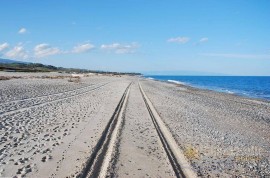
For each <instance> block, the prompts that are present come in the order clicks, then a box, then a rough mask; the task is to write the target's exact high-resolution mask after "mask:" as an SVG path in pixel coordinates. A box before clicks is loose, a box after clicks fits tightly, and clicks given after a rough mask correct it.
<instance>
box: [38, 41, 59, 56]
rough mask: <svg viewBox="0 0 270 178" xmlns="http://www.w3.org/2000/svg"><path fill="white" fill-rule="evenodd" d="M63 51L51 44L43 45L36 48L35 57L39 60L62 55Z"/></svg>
mask: <svg viewBox="0 0 270 178" xmlns="http://www.w3.org/2000/svg"><path fill="white" fill-rule="evenodd" d="M60 53H61V50H60V49H58V48H56V47H51V46H50V45H49V44H46V43H42V44H39V45H36V46H35V48H34V55H35V57H37V58H42V57H46V56H51V55H56V54H60Z"/></svg>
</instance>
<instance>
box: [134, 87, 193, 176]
mask: <svg viewBox="0 0 270 178" xmlns="http://www.w3.org/2000/svg"><path fill="white" fill-rule="evenodd" d="M139 87H140V91H141V94H142V97H143V100H144V102H145V104H146V107H147V110H148V111H149V114H150V116H151V119H152V121H153V123H154V125H155V128H156V130H157V133H158V136H159V138H160V140H161V142H162V145H163V147H164V149H165V151H166V153H167V156H168V158H169V161H170V163H171V165H172V167H173V170H174V172H175V175H176V177H178V178H186V177H187V178H193V177H197V175H196V173H195V172H194V171H193V169H192V167H191V166H190V164H189V163H188V161H187V160H186V158H185V156H184V154H183V153H182V151H181V150H180V148H179V147H178V144H177V143H176V141H175V140H174V138H173V136H172V134H171V133H170V131H169V130H168V128H167V127H166V125H165V123H164V122H163V121H162V119H161V118H160V116H159V115H158V113H157V111H156V110H155V108H154V106H153V105H152V103H151V101H150V100H149V99H148V97H147V96H146V94H145V92H144V91H143V89H142V86H141V84H140V83H139Z"/></svg>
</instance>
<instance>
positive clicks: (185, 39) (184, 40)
mask: <svg viewBox="0 0 270 178" xmlns="http://www.w3.org/2000/svg"><path fill="white" fill-rule="evenodd" d="M189 40H190V39H189V37H176V38H170V39H168V40H167V42H170V43H173V42H176V43H181V44H185V43H187V42H189Z"/></svg>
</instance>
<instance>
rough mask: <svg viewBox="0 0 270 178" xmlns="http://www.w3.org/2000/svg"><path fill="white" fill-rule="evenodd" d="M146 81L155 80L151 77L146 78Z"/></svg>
mask: <svg viewBox="0 0 270 178" xmlns="http://www.w3.org/2000/svg"><path fill="white" fill-rule="evenodd" d="M147 79H149V80H155V79H154V78H152V77H147Z"/></svg>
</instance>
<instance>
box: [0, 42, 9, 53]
mask: <svg viewBox="0 0 270 178" xmlns="http://www.w3.org/2000/svg"><path fill="white" fill-rule="evenodd" d="M8 47H9V44H8V43H3V44H0V52H1V51H4V50H5V49H7V48H8Z"/></svg>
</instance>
